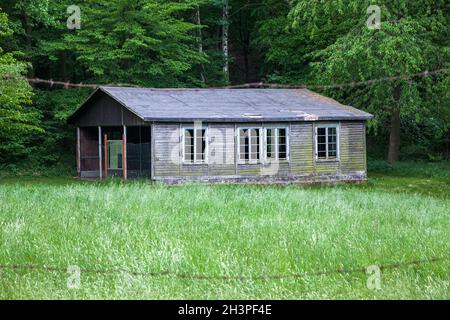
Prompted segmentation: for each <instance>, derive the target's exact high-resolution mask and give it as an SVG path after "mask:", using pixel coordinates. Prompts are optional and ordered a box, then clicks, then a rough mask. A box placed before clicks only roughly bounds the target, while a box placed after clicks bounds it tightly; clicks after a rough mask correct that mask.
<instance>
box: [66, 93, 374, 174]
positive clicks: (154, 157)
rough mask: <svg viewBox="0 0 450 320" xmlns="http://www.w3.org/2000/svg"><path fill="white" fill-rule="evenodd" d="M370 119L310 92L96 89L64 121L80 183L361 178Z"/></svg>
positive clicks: (367, 114) (366, 115) (364, 168)
mask: <svg viewBox="0 0 450 320" xmlns="http://www.w3.org/2000/svg"><path fill="white" fill-rule="evenodd" d="M371 117H372V115H370V114H369V113H366V112H363V111H360V110H358V109H355V108H353V107H350V106H346V105H342V104H340V103H338V102H337V101H335V100H333V99H330V98H327V97H324V96H322V95H319V94H317V93H314V92H312V91H310V90H306V89H141V88H125V87H100V88H99V89H97V90H96V91H95V92H94V93H93V94H92V95H91V96H90V97H89V98H88V99H87V100H86V101H85V102H84V103H83V104H82V105H81V106H80V108H78V110H77V111H76V112H74V113H73V114H72V115H71V116H70V118H69V120H68V121H69V123H71V124H74V125H75V126H76V128H77V169H78V173H79V175H80V177H83V178H100V179H102V178H105V177H111V176H114V177H122V178H125V179H127V178H148V179H152V180H158V181H165V182H181V181H192V180H195V181H208V182H246V181H249V182H258V181H264V182H280V181H305V182H312V181H352V180H353V181H355V180H364V179H366V139H365V135H366V121H367V120H368V119H370V118H371Z"/></svg>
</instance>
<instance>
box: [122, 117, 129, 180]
mask: <svg viewBox="0 0 450 320" xmlns="http://www.w3.org/2000/svg"><path fill="white" fill-rule="evenodd" d="M122 176H123V179H124V180H127V178H128V172H127V127H126V126H123V135H122Z"/></svg>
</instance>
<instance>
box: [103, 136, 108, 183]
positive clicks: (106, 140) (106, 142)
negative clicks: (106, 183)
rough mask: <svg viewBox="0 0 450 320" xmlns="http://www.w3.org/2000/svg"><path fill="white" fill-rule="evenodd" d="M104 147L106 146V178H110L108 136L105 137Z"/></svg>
mask: <svg viewBox="0 0 450 320" xmlns="http://www.w3.org/2000/svg"><path fill="white" fill-rule="evenodd" d="M104 145H105V164H104V166H105V178H108V135H107V134H105V136H104Z"/></svg>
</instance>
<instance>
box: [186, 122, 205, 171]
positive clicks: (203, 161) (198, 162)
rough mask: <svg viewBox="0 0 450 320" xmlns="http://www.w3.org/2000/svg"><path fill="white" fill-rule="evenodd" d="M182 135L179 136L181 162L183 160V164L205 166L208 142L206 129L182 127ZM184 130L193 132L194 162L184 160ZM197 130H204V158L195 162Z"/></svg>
mask: <svg viewBox="0 0 450 320" xmlns="http://www.w3.org/2000/svg"><path fill="white" fill-rule="evenodd" d="M182 130H183V131H182V135H181V141H182V143H181V148H182V160H183V164H207V163H208V147H209V146H208V145H209V140H208V127H194V126H188V127H183V128H182ZM186 130H194V142H193V143H194V161H191V160H187V159H186V148H185V144H186ZM197 130H205V156H204V158H205V159H204V160H197V152H196V150H197V148H196V144H197Z"/></svg>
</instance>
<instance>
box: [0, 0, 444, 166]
mask: <svg viewBox="0 0 450 320" xmlns="http://www.w3.org/2000/svg"><path fill="white" fill-rule="evenodd" d="M372 2H373V1H365V0H357V1H356V0H336V1H330V0H316V1H310V0H259V1H258V0H178V1H177V0H95V1H93V0H77V1H73V0H70V1H69V0H58V1H50V0H14V1H11V0H0V139H1V140H0V141H1V143H0V171H7V172H21V171H26V170H31V171H33V172H39V170H43V168H47V169H48V168H55V170H56V171H57V172H64V173H66V172H73V170H74V169H75V164H74V163H75V157H74V153H75V151H74V150H75V131H74V129H73V128H72V127H70V126H69V125H67V123H66V119H67V117H68V116H69V115H70V114H71V113H72V112H73V111H74V110H75V109H76V108H77V107H78V106H79V104H80V103H81V102H82V101H83V100H84V99H86V97H87V96H88V95H89V94H90V93H91V92H92V90H93V89H92V88H93V87H94V86H92V87H91V88H90V87H85V86H84V85H86V84H93V85H97V84H114V85H118V84H123V85H133V86H143V87H157V88H163V87H201V88H208V87H226V86H232V85H240V84H246V83H260V82H261V83H270V84H274V85H290V86H304V85H307V86H313V87H314V91H317V92H319V93H321V94H324V95H327V96H330V97H332V98H335V99H337V100H338V101H339V102H341V103H344V104H348V105H351V106H354V107H356V108H359V109H362V110H365V111H368V112H370V113H372V114H374V116H375V117H374V119H373V120H371V121H370V122H369V125H368V140H367V141H368V156H369V159H382V160H387V161H388V162H390V163H394V162H397V161H399V160H424V161H442V160H447V159H448V157H449V150H450V140H449V137H450V107H449V106H450V101H449V93H448V92H449V90H448V88H449V76H448V69H447V68H448V67H449V62H450V59H449V42H448V39H449V32H448V31H449V30H448V29H449V28H448V17H449V11H448V9H449V7H448V2H447V1H445V0H415V1H410V0H397V1H391V0H377V1H376V6H377V9H378V10H377V9H375V10H374V11H373V12H374V13H375V14H378V20H379V21H377V17H376V16H375V18H373V17H374V16H373V12H372V11H371V9H370V8H369V6H371V5H372V4H373V3H372ZM372 18H373V19H374V21H372V20H371V19H372ZM373 22H375V25H373V24H372V25H371V23H373ZM371 26H372V27H371ZM33 79H34V80H36V79H45V80H47V81H33ZM370 80H376V81H370ZM53 81H55V82H56V81H60V82H64V83H66V85H61V84H60V83H53ZM358 82H363V83H364V84H362V85H347V86H333V85H336V84H342V83H346V84H352V83H353V84H355V83H358ZM72 84H83V85H79V86H78V87H77V86H76V85H72ZM328 85H330V87H327V86H328ZM256 86H257V85H256ZM321 86H324V87H321ZM47 171H48V170H47Z"/></svg>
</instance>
